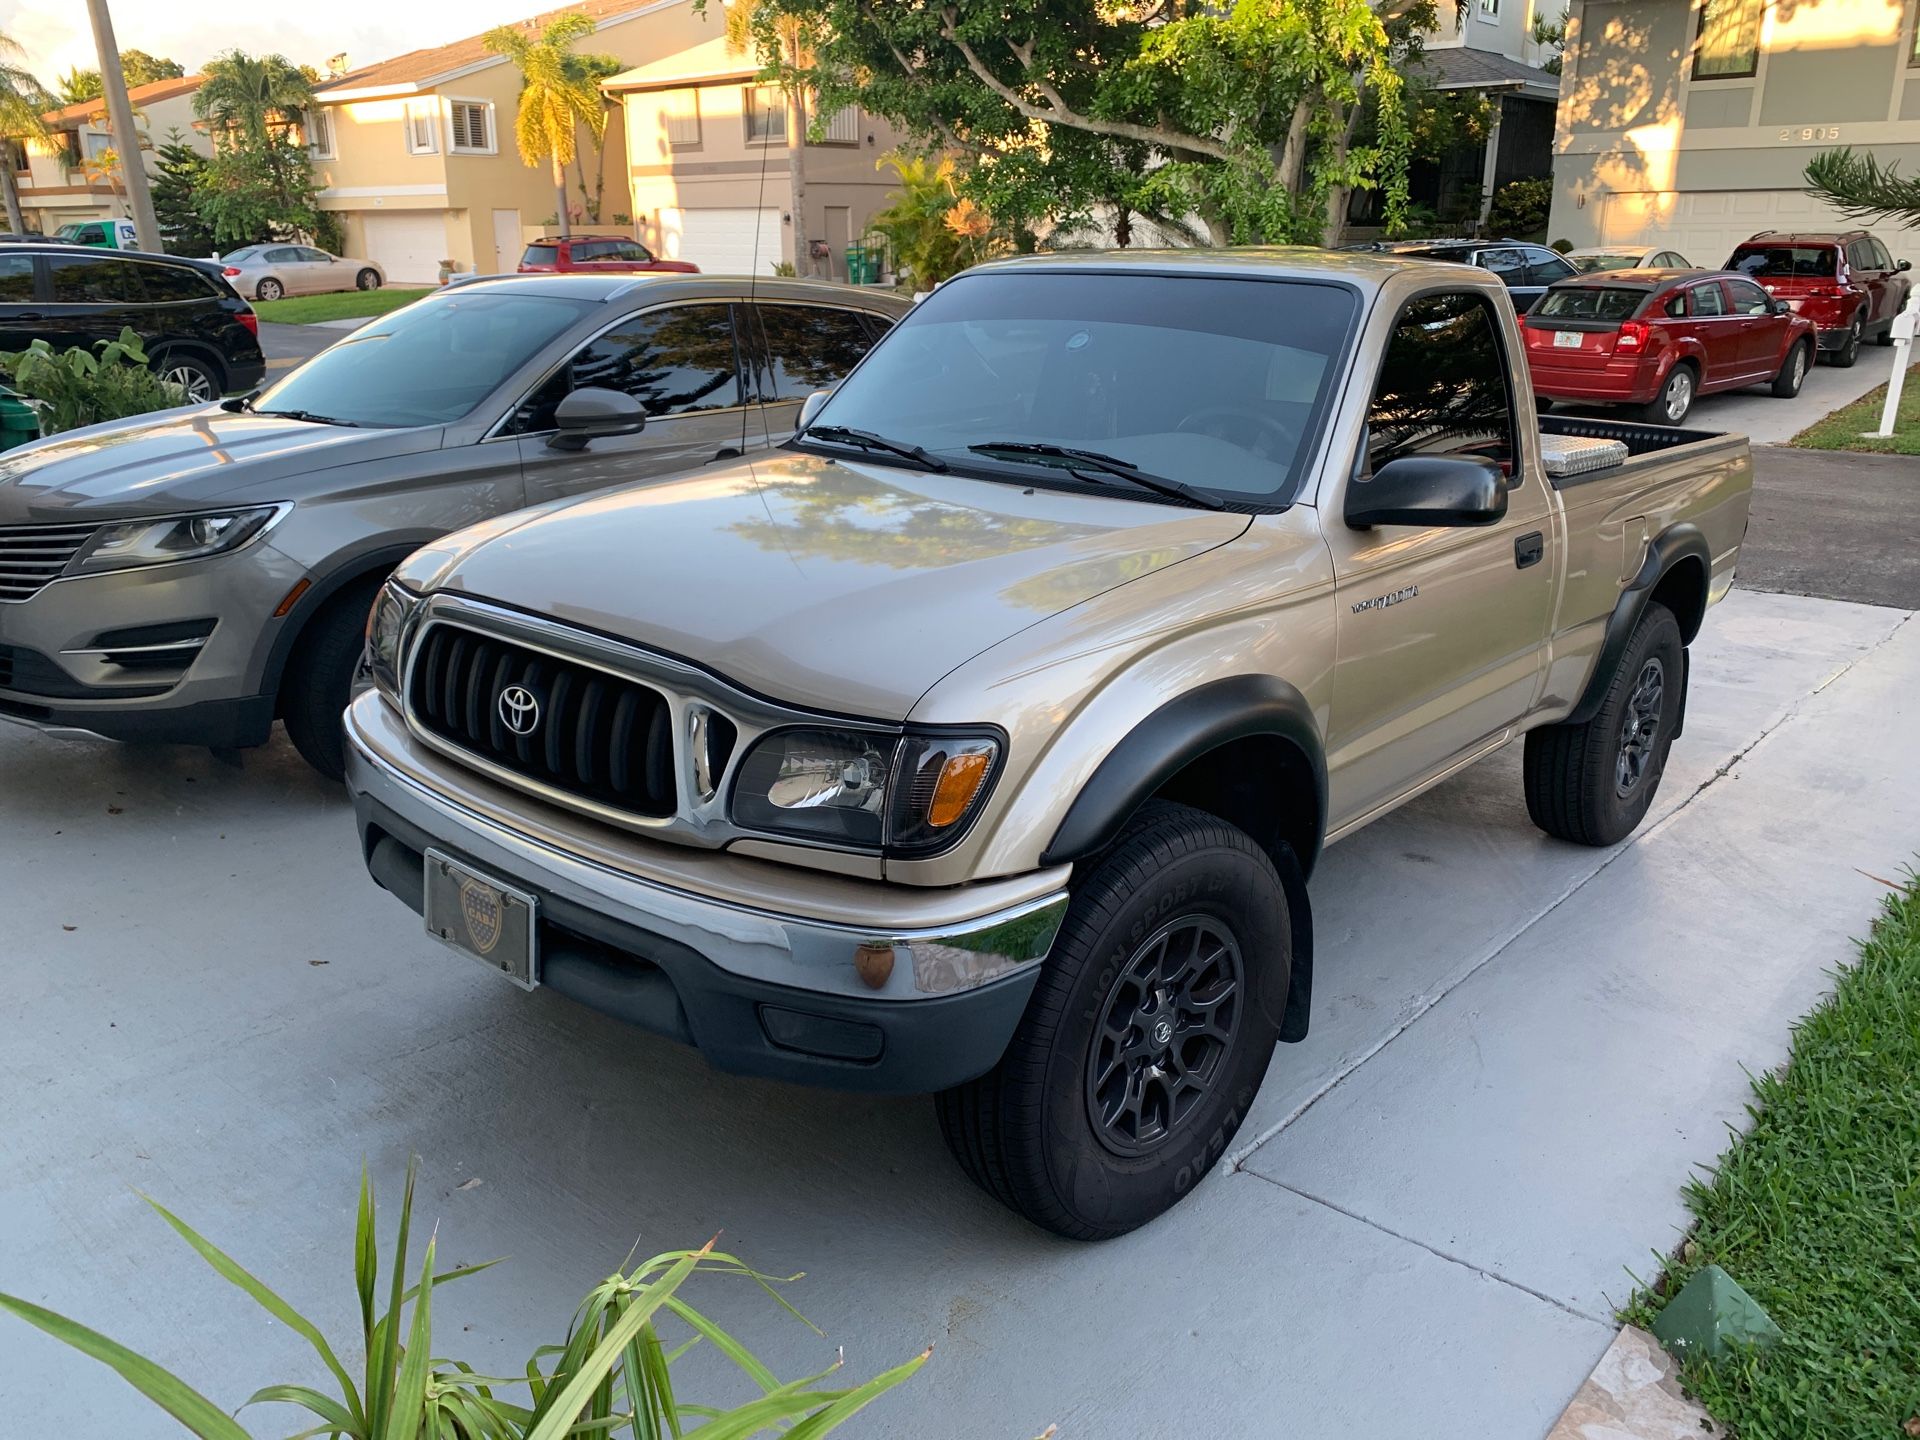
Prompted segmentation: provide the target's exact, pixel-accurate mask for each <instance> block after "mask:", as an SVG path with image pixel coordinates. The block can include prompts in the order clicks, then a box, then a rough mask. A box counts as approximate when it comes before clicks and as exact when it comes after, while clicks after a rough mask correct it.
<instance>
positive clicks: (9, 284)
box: [0, 255, 33, 305]
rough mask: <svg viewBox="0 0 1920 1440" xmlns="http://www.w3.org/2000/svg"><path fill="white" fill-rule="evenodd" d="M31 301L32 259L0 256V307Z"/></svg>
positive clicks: (17, 256)
mask: <svg viewBox="0 0 1920 1440" xmlns="http://www.w3.org/2000/svg"><path fill="white" fill-rule="evenodd" d="M31 299H33V257H32V256H31V255H0V305H20V304H24V303H25V302H26V301H28V300H31Z"/></svg>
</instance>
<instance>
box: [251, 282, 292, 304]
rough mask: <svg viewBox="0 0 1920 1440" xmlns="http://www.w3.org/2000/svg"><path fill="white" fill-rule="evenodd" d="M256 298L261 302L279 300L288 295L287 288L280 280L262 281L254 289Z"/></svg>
mask: <svg viewBox="0 0 1920 1440" xmlns="http://www.w3.org/2000/svg"><path fill="white" fill-rule="evenodd" d="M253 293H254V297H255V298H256V299H260V300H278V299H279V298H280V297H281V296H282V295H284V294H286V293H287V287H286V286H284V285H282V284H281V283H280V282H279V281H278V280H262V281H261V282H260V284H259V285H258V286H257V287H255V289H254V292H253Z"/></svg>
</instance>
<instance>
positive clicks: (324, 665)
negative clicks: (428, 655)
mask: <svg viewBox="0 0 1920 1440" xmlns="http://www.w3.org/2000/svg"><path fill="white" fill-rule="evenodd" d="M384 579H385V577H384V576H382V575H369V576H366V577H365V578H363V579H360V580H356V581H354V582H352V583H351V584H349V585H348V586H347V587H346V588H345V589H344V590H342V591H341V592H340V593H339V594H338V595H335V596H333V597H332V598H331V599H329V600H328V601H327V602H326V604H325V605H323V606H322V607H321V609H320V613H319V614H318V615H315V616H314V617H313V619H312V620H310V621H309V622H308V623H307V627H306V629H305V630H303V631H302V632H301V633H300V639H299V641H298V643H297V645H296V648H295V649H294V652H293V658H292V659H290V660H289V661H287V673H286V675H285V676H284V677H283V678H282V679H281V682H280V718H281V720H283V721H284V722H285V723H286V727H287V738H288V739H289V740H291V741H293V748H294V749H296V750H298V751H299V752H300V757H301V758H302V759H303V760H305V761H306V762H307V763H308V764H309V765H311V766H313V768H314V769H316V770H318V771H319V772H320V773H321V774H322V775H324V776H326V777H327V778H328V779H329V780H340V779H343V778H345V776H346V773H347V739H346V732H345V730H344V729H343V727H342V725H341V720H340V717H341V715H342V714H343V713H344V712H345V711H346V708H347V702H348V701H349V700H350V699H352V698H353V675H354V671H355V670H357V669H358V668H359V665H360V652H361V650H362V648H364V646H365V643H366V633H367V612H368V611H369V610H371V609H372V608H373V598H374V596H375V595H377V594H379V593H380V586H381V584H382V582H383V581H384Z"/></svg>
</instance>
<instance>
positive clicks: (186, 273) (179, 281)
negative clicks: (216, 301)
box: [137, 265, 218, 303]
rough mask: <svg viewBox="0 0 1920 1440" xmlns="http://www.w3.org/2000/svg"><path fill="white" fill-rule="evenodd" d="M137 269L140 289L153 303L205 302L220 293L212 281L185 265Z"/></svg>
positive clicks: (152, 266)
mask: <svg viewBox="0 0 1920 1440" xmlns="http://www.w3.org/2000/svg"><path fill="white" fill-rule="evenodd" d="M137 269H138V271H139V277H140V288H141V289H142V290H144V291H145V292H146V296H147V299H148V300H151V301H156V302H161V303H165V302H167V301H172V300H205V299H206V298H207V297H208V296H209V295H213V294H217V293H218V292H217V291H215V290H214V288H213V283H212V282H211V281H210V280H208V279H207V278H206V277H205V276H203V275H197V274H195V273H194V272H193V271H191V270H189V269H187V268H186V267H185V266H184V265H141V266H138V267H137Z"/></svg>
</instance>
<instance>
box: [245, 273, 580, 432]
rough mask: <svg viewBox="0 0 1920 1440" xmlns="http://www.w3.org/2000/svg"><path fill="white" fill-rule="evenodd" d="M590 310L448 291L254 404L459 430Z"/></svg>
mask: <svg viewBox="0 0 1920 1440" xmlns="http://www.w3.org/2000/svg"><path fill="white" fill-rule="evenodd" d="M589 308H590V306H589V304H588V302H586V301H583V300H566V299H559V298H556V297H554V296H550V295H501V294H497V293H494V294H488V293H478V294H476V293H474V292H472V291H467V290H454V291H443V292H441V293H440V294H438V295H432V296H429V297H428V298H427V299H425V300H420V301H416V302H415V303H414V304H412V305H408V306H406V307H405V308H404V309H400V310H396V311H394V312H393V313H392V314H391V315H387V316H384V317H382V318H381V319H378V320H375V321H373V322H372V323H370V324H368V325H366V326H364V327H363V328H361V329H359V330H356V331H354V332H353V333H352V334H351V335H349V336H348V337H347V338H346V339H344V340H342V341H341V342H340V343H339V344H337V345H335V346H333V348H332V349H330V350H324V351H322V352H321V353H320V354H318V355H316V356H314V358H313V359H311V360H309V361H308V362H307V363H306V364H304V365H302V366H301V367H300V368H299V369H298V370H295V371H294V372H293V373H292V374H290V375H288V376H287V378H286V379H284V380H282V381H281V382H280V383H279V384H277V385H275V386H274V387H273V388H272V389H270V390H268V391H267V392H266V393H265V394H264V395H262V396H260V397H259V398H258V399H257V400H255V401H254V403H253V408H254V409H255V410H278V411H295V410H298V411H302V412H305V413H307V414H310V415H317V416H324V417H327V418H329V419H336V420H341V421H345V422H347V423H350V424H354V425H442V424H446V423H447V422H449V421H453V420H459V419H461V418H462V417H464V416H466V415H467V414H468V413H470V412H471V411H472V410H473V408H474V407H475V406H476V405H478V404H479V403H480V402H481V401H482V400H484V399H485V398H486V397H487V396H488V395H489V394H491V393H492V392H493V391H494V390H495V389H496V388H497V387H498V386H499V385H500V383H501V382H502V381H503V380H505V379H506V378H507V377H508V376H509V375H511V374H513V373H514V371H516V370H518V369H519V368H520V367H521V366H523V365H525V364H526V363H527V361H528V360H530V359H531V358H532V357H533V356H534V355H535V354H536V353H537V352H538V351H540V350H541V349H543V348H544V347H545V346H546V345H547V344H548V342H549V341H551V340H552V339H553V338H554V337H555V336H557V335H558V334H560V332H561V331H563V330H565V329H566V328H567V327H568V326H570V325H572V324H573V323H574V322H575V321H576V320H578V319H579V318H580V317H581V316H582V315H583V314H585V313H586V311H587V310H588V309H589Z"/></svg>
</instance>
